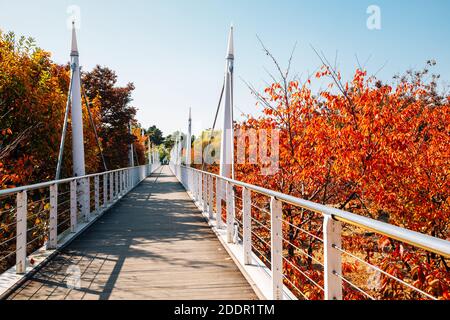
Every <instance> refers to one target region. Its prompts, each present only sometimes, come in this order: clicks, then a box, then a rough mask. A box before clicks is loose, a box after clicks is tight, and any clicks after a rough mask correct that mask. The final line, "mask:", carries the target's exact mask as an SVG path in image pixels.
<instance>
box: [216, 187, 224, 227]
mask: <svg viewBox="0 0 450 320" xmlns="http://www.w3.org/2000/svg"><path fill="white" fill-rule="evenodd" d="M222 183H223V182H222V180H220V178H216V209H217V212H216V220H217V228H218V229H221V228H222Z"/></svg>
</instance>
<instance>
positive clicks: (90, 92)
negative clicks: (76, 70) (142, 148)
mask: <svg viewBox="0 0 450 320" xmlns="http://www.w3.org/2000/svg"><path fill="white" fill-rule="evenodd" d="M83 85H84V88H85V90H86V95H87V96H88V97H89V99H95V98H98V99H99V101H100V117H101V127H100V130H99V135H100V138H101V140H102V144H103V153H104V155H105V160H106V163H107V166H108V169H117V168H123V167H127V166H128V148H129V145H130V144H131V143H133V142H134V141H135V140H136V139H137V137H135V136H133V135H131V134H130V133H129V124H130V122H133V124H136V122H135V120H134V117H135V115H136V109H135V108H134V107H133V106H131V105H130V103H131V101H132V97H131V95H132V92H133V90H134V85H133V84H132V83H129V84H127V85H126V86H124V87H119V86H117V75H116V73H115V72H114V71H113V70H111V69H109V68H107V67H101V66H96V67H95V68H94V69H93V70H92V71H90V72H85V73H84V74H83Z"/></svg>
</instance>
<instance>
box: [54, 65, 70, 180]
mask: <svg viewBox="0 0 450 320" xmlns="http://www.w3.org/2000/svg"><path fill="white" fill-rule="evenodd" d="M71 71H72V72H71V76H70V84H69V93H68V95H67V103H66V113H65V115H64V125H63V131H62V135H61V144H60V146H59V155H58V164H57V165H56V177H55V180H59V178H60V175H61V165H62V160H63V153H64V143H65V140H66V132H67V123H68V120H69V107H70V105H71V104H72V98H71V93H72V87H73V76H74V65H72V66H71Z"/></svg>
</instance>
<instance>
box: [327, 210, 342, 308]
mask: <svg viewBox="0 0 450 320" xmlns="http://www.w3.org/2000/svg"><path fill="white" fill-rule="evenodd" d="M341 232H342V225H341V222H339V221H336V220H334V219H333V217H331V216H328V215H327V216H324V221H323V248H324V252H323V254H324V285H325V286H324V289H325V300H342V279H341V278H339V277H338V276H336V274H342V263H341V253H340V252H339V251H338V250H336V249H335V248H334V247H333V246H337V247H338V248H341Z"/></svg>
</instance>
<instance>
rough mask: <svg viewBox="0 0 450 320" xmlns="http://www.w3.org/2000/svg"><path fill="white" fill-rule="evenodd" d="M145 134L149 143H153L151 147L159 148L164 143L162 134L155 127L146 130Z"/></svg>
mask: <svg viewBox="0 0 450 320" xmlns="http://www.w3.org/2000/svg"><path fill="white" fill-rule="evenodd" d="M147 134H148V135H149V136H150V141H151V142H152V143H153V145H155V146H159V145H161V144H163V143H164V136H163V132H162V131H161V130H160V129H158V128H157V127H156V126H151V127H150V128H149V129H148V130H147Z"/></svg>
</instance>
